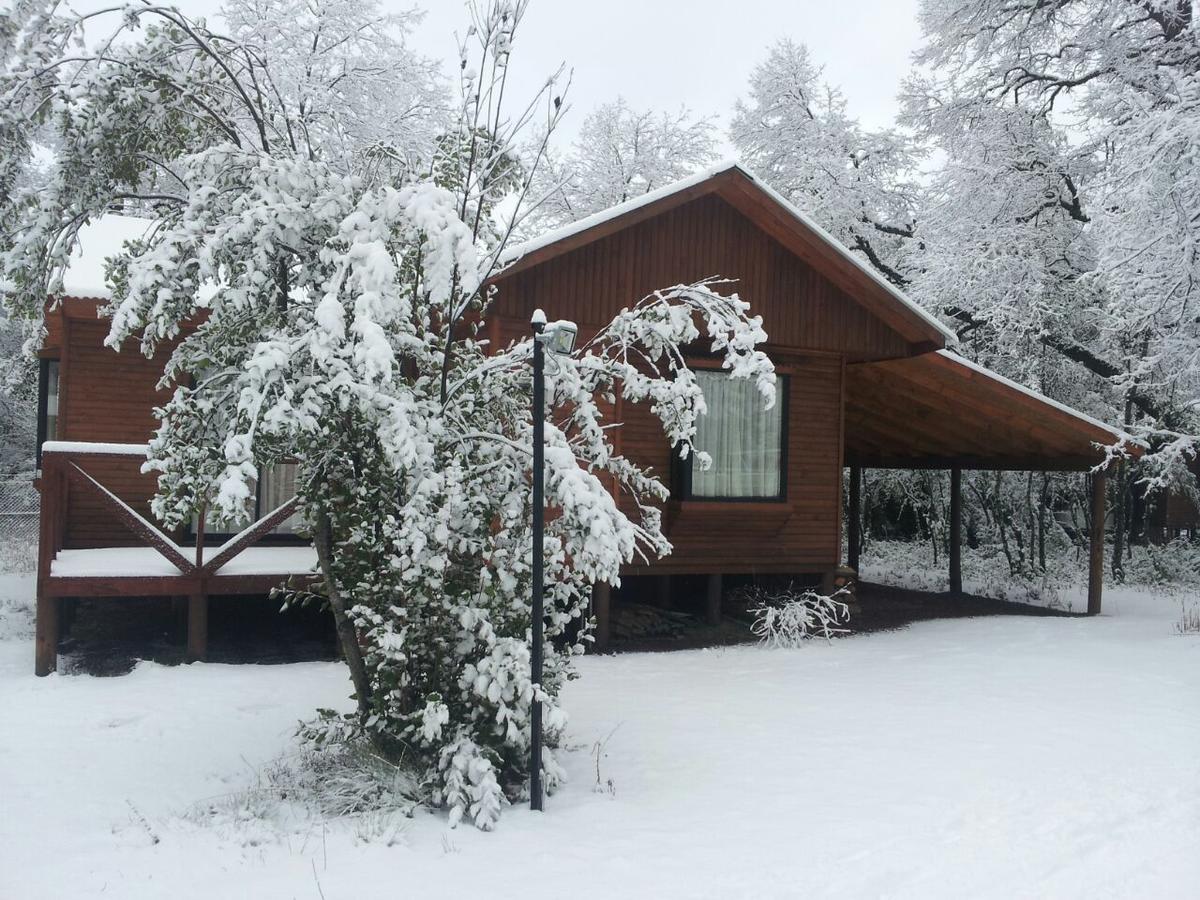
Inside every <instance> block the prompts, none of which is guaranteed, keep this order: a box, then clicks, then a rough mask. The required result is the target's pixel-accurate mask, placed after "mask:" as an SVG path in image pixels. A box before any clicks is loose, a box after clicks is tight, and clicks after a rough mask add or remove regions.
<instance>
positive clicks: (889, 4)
mask: <svg viewBox="0 0 1200 900" xmlns="http://www.w3.org/2000/svg"><path fill="white" fill-rule="evenodd" d="M418 5H420V6H422V7H423V8H424V9H426V17H425V21H424V22H423V23H422V25H421V27H420V31H419V33H418V36H417V37H418V41H417V45H418V47H419V48H420V49H421V50H422V51H423V52H425V53H427V54H429V55H435V56H443V57H445V56H449V57H452V56H453V54H454V52H455V51H454V44H453V42H452V38H451V37H450V35H452V34H453V32H454V31H455V30H456V29H460V30H461V26H462V22H463V21H464V20H465V16H464V13H463V5H462V3H461V2H459V0H433V2H428V0H427V2H425V3H421V4H418ZM916 8H917V0H855V2H854V3H847V2H840V3H839V2H836V0H604V2H596V0H533V2H532V3H531V4H530V7H529V13H528V15H527V17H526V19H525V24H524V32H523V33H518V35H517V46H516V49H515V52H514V59H515V61H516V63H515V65H514V70H513V73H512V75H513V76H514V77H516V76H519V77H516V81H517V86H518V87H520V88H524V89H525V91H530V90H536V88H537V86H538V84H540V82H541V81H542V79H543V78H544V77H545V75H546V73H548V72H550V71H553V69H554V68H555V66H556V65H557V64H558V63H559V62H565V63H567V65H568V66H569V67H571V68H573V69H574V71H575V77H574V80H573V82H572V85H571V91H570V97H571V105H572V109H573V114H572V116H571V118H572V119H573V120H575V123H574V124H576V125H577V123H578V120H579V119H581V118H583V116H584V115H586V114H587V112H588V111H590V110H591V109H592V108H594V107H595V106H597V105H598V104H600V103H603V102H605V101H607V100H610V99H613V98H614V97H616V96H618V95H622V96H624V97H625V98H626V99H627V100H628V101H629V102H630V103H631V104H632V105H634V106H637V107H652V108H658V109H671V110H674V109H678V108H679V107H680V106H686V107H688V108H689V109H691V110H693V111H695V112H697V113H701V114H711V115H717V116H720V117H721V119H722V121H724V119H725V118H726V117H727V116H728V113H729V110H730V109H731V108H732V106H733V102H734V100H735V99H737V97H738V96H739V95H740V94H742V93H743V92H744V90H745V85H746V83H747V80H748V78H749V75H750V71H751V70H752V69H753V68H754V66H755V65H756V64H757V63H758V62H759V61H760V60H761V59H762V58H763V56H764V55H765V52H766V49H767V47H769V46H770V45H771V44H772V43H774V42H775V41H776V40H777V39H779V38H781V37H790V38H792V39H793V40H796V41H800V42H803V43H805V44H807V45H808V47H809V49H810V50H811V51H812V53H813V56H814V58H815V59H816V60H817V61H819V62H821V63H823V64H824V65H825V66H826V75H827V77H828V79H829V81H830V82H832V83H833V84H836V85H840V86H841V88H842V89H843V91H845V94H846V97H847V100H848V101H849V104H850V112H851V114H852V115H854V116H856V117H857V118H858V119H859V120H860V121H861V122H862V123H863V124H864V125H868V126H871V127H876V126H886V125H890V124H892V122H893V120H894V118H895V114H896V94H897V93H898V91H899V89H900V81H901V79H902V78H903V77H904V75H905V74H907V72H908V69H909V63H910V57H911V54H912V53H913V51H914V50H915V49H916V48H917V45H918V42H919V40H920V31H919V29H918V28H917V25H916V21H915V14H916ZM571 130H572V131H573V130H574V128H572V129H571Z"/></svg>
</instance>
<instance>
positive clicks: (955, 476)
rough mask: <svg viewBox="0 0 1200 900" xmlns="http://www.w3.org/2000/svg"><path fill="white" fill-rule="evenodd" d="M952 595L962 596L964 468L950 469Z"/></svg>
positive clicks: (955, 596)
mask: <svg viewBox="0 0 1200 900" xmlns="http://www.w3.org/2000/svg"><path fill="white" fill-rule="evenodd" d="M948 555H949V557H950V596H952V597H954V598H955V599H958V598H960V597H962V589H963V588H962V469H960V468H958V466H955V467H954V468H952V469H951V470H950V553H949V554H948Z"/></svg>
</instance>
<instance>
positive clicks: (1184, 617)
mask: <svg viewBox="0 0 1200 900" xmlns="http://www.w3.org/2000/svg"><path fill="white" fill-rule="evenodd" d="M1179 606H1180V611H1181V615H1180V616H1179V621H1178V622H1176V623H1175V630H1176V631H1177V632H1179V633H1180V634H1200V603H1180V604H1179Z"/></svg>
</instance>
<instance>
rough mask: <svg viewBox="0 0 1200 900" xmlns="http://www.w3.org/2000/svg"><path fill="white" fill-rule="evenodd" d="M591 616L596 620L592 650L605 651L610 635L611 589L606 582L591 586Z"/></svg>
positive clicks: (598, 582)
mask: <svg viewBox="0 0 1200 900" xmlns="http://www.w3.org/2000/svg"><path fill="white" fill-rule="evenodd" d="M592 615H593V616H595V618H596V630H595V631H594V632H593V633H592V648H593V649H595V650H607V649H608V641H609V638H610V637H611V635H612V631H611V628H612V625H611V622H612V588H611V587H610V586H609V584H608V582H607V581H597V582H596V583H595V584H593V585H592Z"/></svg>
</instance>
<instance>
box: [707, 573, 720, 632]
mask: <svg viewBox="0 0 1200 900" xmlns="http://www.w3.org/2000/svg"><path fill="white" fill-rule="evenodd" d="M721 580H722V577H721V576H720V575H709V576H708V595H707V597H706V602H705V605H704V609H705V614H706V615H705V617H706V619H707V621H708V624H709V625H720V624H721V596H722V590H721V588H722V585H721Z"/></svg>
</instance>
